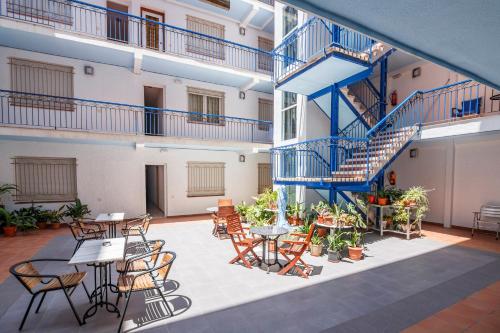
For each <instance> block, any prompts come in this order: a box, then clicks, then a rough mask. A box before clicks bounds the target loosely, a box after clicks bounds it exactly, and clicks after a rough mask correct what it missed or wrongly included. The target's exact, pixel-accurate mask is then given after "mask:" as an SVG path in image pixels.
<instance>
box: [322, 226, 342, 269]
mask: <svg viewBox="0 0 500 333" xmlns="http://www.w3.org/2000/svg"><path fill="white" fill-rule="evenodd" d="M344 235H345V232H341V231H337V232H335V233H334V234H333V235H328V237H327V238H326V239H327V241H328V261H330V262H339V261H340V258H341V257H342V256H341V253H342V250H343V249H344V247H345V246H346V241H345V240H344V239H343V236H344Z"/></svg>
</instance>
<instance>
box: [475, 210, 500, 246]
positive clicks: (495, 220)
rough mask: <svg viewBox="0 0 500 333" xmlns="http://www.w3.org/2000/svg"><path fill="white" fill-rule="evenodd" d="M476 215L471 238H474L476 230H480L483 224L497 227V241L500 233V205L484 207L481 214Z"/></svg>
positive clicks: (476, 213)
mask: <svg viewBox="0 0 500 333" xmlns="http://www.w3.org/2000/svg"><path fill="white" fill-rule="evenodd" d="M473 213H474V221H473V222H472V232H471V236H472V237H474V229H477V230H479V228H480V225H481V224H496V225H497V237H496V238H497V240H498V234H499V233H500V205H491V204H490V205H483V206H481V209H480V210H479V212H473Z"/></svg>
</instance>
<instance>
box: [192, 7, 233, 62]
mask: <svg viewBox="0 0 500 333" xmlns="http://www.w3.org/2000/svg"><path fill="white" fill-rule="evenodd" d="M186 21H187V23H186V26H187V30H191V31H194V32H199V33H201V34H204V35H209V36H213V37H217V38H220V39H224V26H223V25H221V24H217V23H215V22H211V21H207V20H203V19H200V18H197V17H194V16H189V15H187V18H186ZM187 51H188V52H191V53H196V54H200V55H202V56H206V57H209V58H216V59H222V60H223V59H224V58H225V55H224V43H223V42H221V41H218V40H214V39H213V38H209V37H203V36H200V35H197V34H189V35H188V38H187Z"/></svg>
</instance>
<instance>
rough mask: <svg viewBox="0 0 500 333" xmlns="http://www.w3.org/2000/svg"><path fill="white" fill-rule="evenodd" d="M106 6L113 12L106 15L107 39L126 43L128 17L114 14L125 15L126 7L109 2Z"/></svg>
mask: <svg viewBox="0 0 500 333" xmlns="http://www.w3.org/2000/svg"><path fill="white" fill-rule="evenodd" d="M106 5H107V7H108V8H109V9H112V10H113V11H108V12H107V14H106V17H107V25H108V26H107V29H106V30H107V34H108V35H107V36H108V39H110V40H114V41H117V42H122V43H126V42H128V16H127V15H125V14H120V13H117V12H116V11H118V12H122V13H127V12H128V7H127V6H125V5H122V4H119V3H114V2H111V1H108V2H107V3H106Z"/></svg>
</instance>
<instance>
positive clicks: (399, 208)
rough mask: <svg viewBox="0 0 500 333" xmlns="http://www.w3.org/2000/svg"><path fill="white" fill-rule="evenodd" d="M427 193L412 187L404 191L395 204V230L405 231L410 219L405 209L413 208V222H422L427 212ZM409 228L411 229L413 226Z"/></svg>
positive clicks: (418, 187)
mask: <svg viewBox="0 0 500 333" xmlns="http://www.w3.org/2000/svg"><path fill="white" fill-rule="evenodd" d="M428 192H429V191H427V190H425V189H424V188H423V187H421V186H414V187H411V188H409V189H408V190H406V191H405V192H404V193H403V195H402V196H401V198H400V200H398V201H397V202H395V204H394V206H395V209H394V216H393V221H394V224H395V227H396V228H397V229H400V230H402V231H407V230H406V229H407V222H408V219H409V218H410V215H409V214H410V212H409V210H408V209H407V207H414V208H415V210H414V211H415V216H414V218H415V219H414V222H416V221H422V219H423V218H424V217H425V213H426V212H427V211H428V210H429V198H428V197H427V193H428ZM410 227H413V225H412V226H410Z"/></svg>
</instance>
